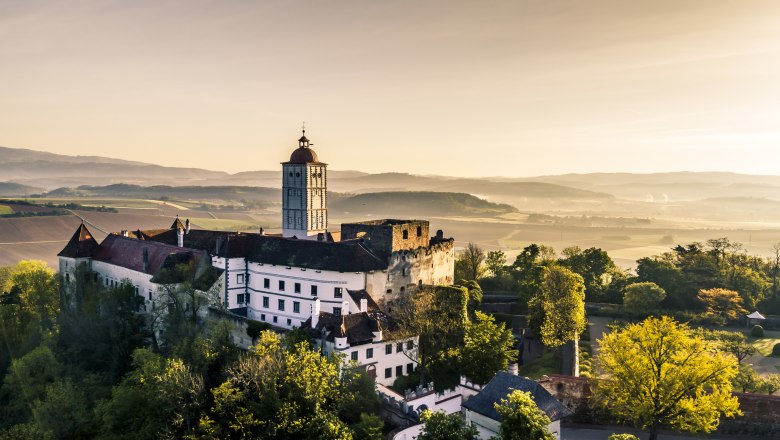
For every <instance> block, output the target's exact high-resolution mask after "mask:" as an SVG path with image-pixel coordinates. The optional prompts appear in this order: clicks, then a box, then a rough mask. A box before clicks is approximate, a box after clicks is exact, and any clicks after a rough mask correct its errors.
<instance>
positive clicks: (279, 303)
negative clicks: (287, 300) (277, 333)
mask: <svg viewBox="0 0 780 440" xmlns="http://www.w3.org/2000/svg"><path fill="white" fill-rule="evenodd" d="M277 305H278V306H279V310H281V311H284V300H283V299H280V300H279V302H278V304H277Z"/></svg>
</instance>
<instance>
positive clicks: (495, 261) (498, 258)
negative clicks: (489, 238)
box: [485, 251, 506, 277]
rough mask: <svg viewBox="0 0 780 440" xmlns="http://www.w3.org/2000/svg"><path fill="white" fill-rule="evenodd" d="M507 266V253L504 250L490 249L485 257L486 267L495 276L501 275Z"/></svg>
mask: <svg viewBox="0 0 780 440" xmlns="http://www.w3.org/2000/svg"><path fill="white" fill-rule="evenodd" d="M505 266H506V255H505V254H504V252H503V251H490V252H488V253H487V257H486V258H485V267H486V268H487V270H489V271H490V273H491V274H492V275H493V276H494V277H498V276H501V274H502V273H504V270H505Z"/></svg>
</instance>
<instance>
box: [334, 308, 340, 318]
mask: <svg viewBox="0 0 780 440" xmlns="http://www.w3.org/2000/svg"><path fill="white" fill-rule="evenodd" d="M333 315H334V316H341V307H334V308H333Z"/></svg>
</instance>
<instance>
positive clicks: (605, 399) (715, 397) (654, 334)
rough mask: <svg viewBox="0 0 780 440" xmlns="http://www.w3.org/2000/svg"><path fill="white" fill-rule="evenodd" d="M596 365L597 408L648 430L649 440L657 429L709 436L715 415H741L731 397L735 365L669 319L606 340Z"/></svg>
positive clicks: (647, 322) (645, 323) (631, 328)
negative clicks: (598, 370)
mask: <svg viewBox="0 0 780 440" xmlns="http://www.w3.org/2000/svg"><path fill="white" fill-rule="evenodd" d="M598 361H599V365H600V367H601V371H603V372H604V374H605V377H604V379H603V380H601V381H599V382H598V383H597V385H596V387H595V390H594V396H595V398H596V402H597V404H599V405H601V406H603V407H605V408H606V409H608V410H609V411H610V412H611V413H612V414H613V415H614V416H616V417H617V418H619V419H622V420H626V421H629V422H632V423H634V424H636V425H637V426H638V427H641V428H645V429H647V428H649V429H650V439H651V440H655V439H657V438H658V430H659V428H661V427H662V426H666V427H669V428H672V429H675V430H678V431H689V432H711V431H714V430H715V429H716V428H717V426H718V423H719V421H720V416H721V414H722V415H723V416H725V417H733V416H735V415H738V414H741V413H740V411H739V402H738V400H737V398H736V397H734V396H732V395H731V389H732V387H731V381H732V379H733V378H734V376H736V374H737V362H736V360H735V359H734V358H733V357H731V356H730V355H727V354H724V353H721V352H720V351H718V350H715V349H713V347H712V344H709V343H707V342H706V341H704V340H703V339H701V338H697V337H695V336H693V335H692V334H691V331H690V330H689V329H688V327H687V326H686V325H684V324H678V323H677V322H675V321H674V320H672V319H670V318H667V317H663V318H660V319H659V318H652V317H651V318H648V319H646V320H645V321H643V322H641V323H638V324H633V325H630V326H628V327H626V328H625V329H624V330H621V331H617V332H613V333H610V334H608V335H607V336H605V337H604V339H603V340H602V341H601V351H600V353H599V358H598Z"/></svg>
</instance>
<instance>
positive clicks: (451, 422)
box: [417, 410, 479, 440]
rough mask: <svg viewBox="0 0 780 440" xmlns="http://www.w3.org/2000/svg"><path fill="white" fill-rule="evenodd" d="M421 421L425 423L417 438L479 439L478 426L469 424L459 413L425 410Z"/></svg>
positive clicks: (419, 439)
mask: <svg viewBox="0 0 780 440" xmlns="http://www.w3.org/2000/svg"><path fill="white" fill-rule="evenodd" d="M420 421H421V422H423V423H425V426H423V428H422V431H420V435H419V436H417V440H477V439H479V433H478V432H477V428H475V427H474V426H471V425H467V424H466V421H465V420H463V417H461V416H460V414H458V413H454V414H445V413H443V412H440V411H437V412H433V411H430V410H426V411H423V413H422V414H421V415H420Z"/></svg>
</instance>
